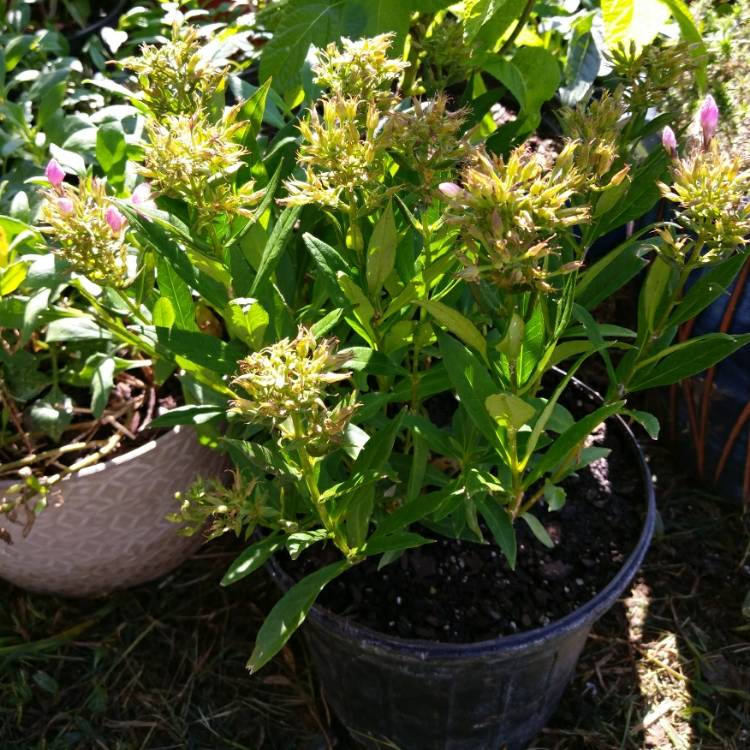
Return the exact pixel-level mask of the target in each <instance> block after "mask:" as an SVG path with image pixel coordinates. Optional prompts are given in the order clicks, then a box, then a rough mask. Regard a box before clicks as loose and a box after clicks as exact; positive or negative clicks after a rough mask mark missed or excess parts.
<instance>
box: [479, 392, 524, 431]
mask: <svg viewBox="0 0 750 750" xmlns="http://www.w3.org/2000/svg"><path fill="white" fill-rule="evenodd" d="M484 405H485V406H486V407H487V411H488V412H489V414H490V416H491V417H493V419H495V420H497V421H498V422H499V423H500V424H501V425H503V426H504V427H510V428H512V429H514V430H516V431H518V430H520V429H521V427H523V426H524V425H525V424H527V423H528V422H529V420H530V419H531V418H532V417H533V416H534V414H535V413H536V409H534V407H533V406H531V405H530V404H527V403H526V402H525V401H524V400H523V399H522V398H520V397H519V396H516V395H515V394H514V393H494V394H493V395H492V396H488V397H487V398H486V399H485V400H484Z"/></svg>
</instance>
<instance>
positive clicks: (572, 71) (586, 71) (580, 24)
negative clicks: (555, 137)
mask: <svg viewBox="0 0 750 750" xmlns="http://www.w3.org/2000/svg"><path fill="white" fill-rule="evenodd" d="M593 22H594V14H593V13H591V14H588V15H585V16H583V17H582V18H580V19H579V20H578V21H577V22H576V24H575V26H574V27H573V35H572V37H571V39H570V43H569V44H568V56H567V58H566V60H565V70H564V74H563V79H564V82H563V85H562V86H561V87H560V101H561V102H562V103H563V104H565V105H567V106H569V107H574V106H575V105H576V104H578V102H580V101H581V100H582V99H583V98H584V97H585V96H586V94H587V93H588V91H589V89H590V88H591V86H592V85H593V83H594V81H595V80H596V78H597V76H598V75H599V72H600V70H601V68H602V62H603V59H604V58H603V56H602V53H601V50H600V49H599V47H598V46H597V43H596V38H595V37H594V34H593V33H592V27H593Z"/></svg>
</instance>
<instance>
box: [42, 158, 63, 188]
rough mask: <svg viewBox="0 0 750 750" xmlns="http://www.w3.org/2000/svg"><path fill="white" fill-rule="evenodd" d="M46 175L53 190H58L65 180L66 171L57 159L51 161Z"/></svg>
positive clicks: (45, 172) (45, 171)
mask: <svg viewBox="0 0 750 750" xmlns="http://www.w3.org/2000/svg"><path fill="white" fill-rule="evenodd" d="M44 175H45V177H46V178H47V180H48V181H49V184H50V185H52V187H53V188H58V187H60V185H61V184H62V181H63V180H64V179H65V170H64V169H63V168H62V167H61V166H60V164H59V163H58V161H57V159H50V160H49V163H48V164H47V168H46V169H45V170H44Z"/></svg>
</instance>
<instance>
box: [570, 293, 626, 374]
mask: <svg viewBox="0 0 750 750" xmlns="http://www.w3.org/2000/svg"><path fill="white" fill-rule="evenodd" d="M573 315H574V316H575V318H576V320H577V321H578V322H579V323H580V324H581V325H582V326H583V328H584V330H585V331H586V333H587V335H588V337H589V339H590V340H591V343H592V344H593V345H594V347H595V348H596V350H597V351H598V352H599V353H600V354H601V356H602V359H603V360H604V365H605V367H606V368H607V375H608V377H609V382H610V383H614V382H616V380H617V378H616V376H615V368H614V367H613V365H612V358H611V357H610V356H609V352H608V351H607V344H606V342H605V340H604V334H603V331H602V330H601V327H600V326H599V324H598V323H597V322H596V321H595V320H594V318H593V317H592V316H591V314H590V313H589V312H588V310H586V308H585V307H582V306H581V305H574V306H573Z"/></svg>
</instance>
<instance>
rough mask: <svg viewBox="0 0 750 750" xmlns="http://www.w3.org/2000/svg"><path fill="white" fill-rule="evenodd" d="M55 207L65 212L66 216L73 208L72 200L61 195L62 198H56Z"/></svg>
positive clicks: (62, 212)
mask: <svg viewBox="0 0 750 750" xmlns="http://www.w3.org/2000/svg"><path fill="white" fill-rule="evenodd" d="M57 208H58V209H59V211H60V213H61V214H65V215H66V216H67V215H68V214H72V213H73V210H74V206H73V201H72V200H70V198H66V197H65V196H63V197H62V198H58V199H57Z"/></svg>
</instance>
